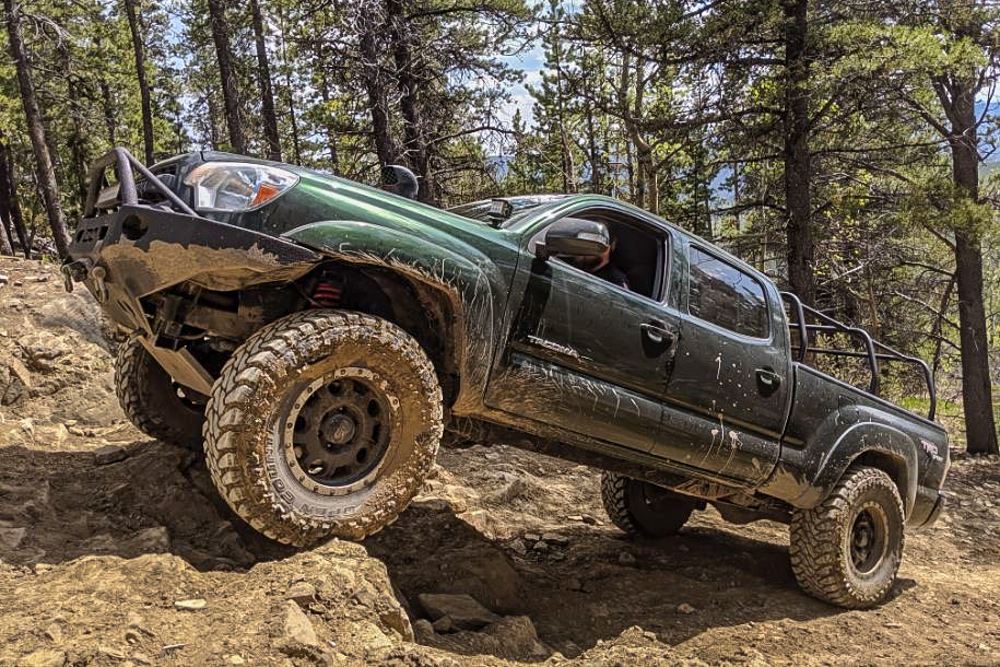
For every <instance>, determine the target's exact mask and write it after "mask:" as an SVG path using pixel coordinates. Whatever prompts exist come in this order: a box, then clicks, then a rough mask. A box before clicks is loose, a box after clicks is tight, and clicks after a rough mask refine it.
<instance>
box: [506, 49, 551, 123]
mask: <svg viewBox="0 0 1000 667" xmlns="http://www.w3.org/2000/svg"><path fill="white" fill-rule="evenodd" d="M500 60H501V61H503V62H505V63H507V64H508V65H510V66H511V67H514V68H516V69H519V70H522V71H523V72H524V82H523V83H519V84H516V85H514V86H512V87H511V89H510V94H511V103H510V104H509V105H508V108H507V113H506V115H507V118H508V119H510V118H513V117H514V111H515V109H520V110H521V117H522V118H523V119H524V120H525V122H526V123H528V125H529V126H530V125H531V123H532V120H533V119H534V115H533V114H532V111H531V106H532V104H533V101H532V99H531V94H530V93H528V89H527V88H526V87H525V86H526V85H533V84H537V83H538V81H539V80H540V79H541V75H542V69H543V68H544V66H545V53H544V52H543V51H542V47H541V45H538V44H535V45H534V46H532V47H531V48H530V49H528V50H526V51H525V52H524V53H520V54H518V55H515V56H504V57H501V58H500Z"/></svg>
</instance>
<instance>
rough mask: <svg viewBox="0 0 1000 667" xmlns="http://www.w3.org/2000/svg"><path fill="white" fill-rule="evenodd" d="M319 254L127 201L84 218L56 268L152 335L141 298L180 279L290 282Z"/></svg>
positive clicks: (241, 284) (208, 284)
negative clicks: (117, 207) (127, 202)
mask: <svg viewBox="0 0 1000 667" xmlns="http://www.w3.org/2000/svg"><path fill="white" fill-rule="evenodd" d="M320 259H321V257H320V255H318V254H317V253H315V252H313V251H312V250H310V249H308V248H304V247H303V246H300V245H297V244H295V243H292V242H289V241H286V240H284V239H281V238H277V237H274V236H269V235H267V234H262V233H260V232H254V231H251V230H248V229H243V228H241V227H236V226H233V225H229V224H225V223H222V222H216V221H214V220H210V219H208V218H203V217H200V216H192V215H187V214H183V213H175V212H173V211H170V210H164V209H161V208H156V207H152V206H143V205H125V206H122V207H121V208H119V209H118V210H117V211H116V212H114V213H110V214H107V215H102V216H99V217H94V218H84V219H83V220H82V221H81V222H80V225H79V227H78V229H77V231H76V234H75V235H74V236H73V239H72V242H71V244H70V247H69V257H68V259H67V260H66V261H65V262H64V264H63V267H62V270H63V276H64V278H65V281H66V286H67V289H69V290H72V287H73V283H74V282H82V283H83V284H84V285H86V287H87V289H89V290H90V292H91V293H92V294H93V295H94V297H95V298H96V299H97V301H98V302H99V303H100V304H101V306H102V308H103V309H104V311H105V312H106V313H107V315H108V316H109V317H110V318H111V319H112V320H114V321H115V322H116V323H118V324H119V325H121V326H122V327H124V328H125V329H127V330H129V331H133V332H136V333H142V334H145V336H146V337H148V338H149V339H151V340H155V338H156V335H157V333H158V332H155V331H153V328H152V322H151V319H150V317H149V316H148V314H147V313H146V312H145V310H144V309H143V306H142V302H141V300H142V298H143V297H146V296H148V295H150V294H154V293H156V292H160V291H162V290H165V289H168V288H170V287H172V286H174V285H177V284H179V283H182V282H192V283H194V284H196V285H199V286H201V287H203V288H206V289H210V290H219V291H231V290H239V289H244V288H246V287H249V286H252V285H258V284H262V283H267V282H283V281H290V280H295V279H296V278H298V277H300V276H302V275H304V274H305V273H306V272H308V271H309V270H310V269H311V268H313V267H314V266H315V265H316V264H317V263H318V262H319V261H320Z"/></svg>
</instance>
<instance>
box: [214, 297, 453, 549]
mask: <svg viewBox="0 0 1000 667" xmlns="http://www.w3.org/2000/svg"><path fill="white" fill-rule="evenodd" d="M207 414H208V419H207V422H206V426H205V457H206V460H207V462H208V468H209V471H210V473H211V475H212V480H213V481H214V483H215V485H216V487H217V488H218V490H219V492H220V493H221V494H222V497H223V498H224V499H225V500H226V502H227V503H228V504H229V506H230V507H232V509H233V510H234V511H235V512H236V513H237V514H239V515H240V517H242V518H243V519H244V520H245V521H246V522H247V523H249V524H250V525H251V526H253V527H254V528H255V529H256V530H258V531H259V532H261V533H263V534H264V535H266V536H267V537H270V538H271V539H274V540H277V541H279V542H282V543H284V544H289V545H293V546H308V545H310V544H313V543H315V542H317V541H318V540H320V539H323V538H328V537H339V538H345V539H355V540H356V539H361V538H363V537H366V536H368V535H371V534H372V533H375V532H378V531H379V530H381V529H382V528H383V527H385V526H386V525H388V524H390V523H392V522H393V521H395V520H396V518H397V517H398V516H399V514H400V512H402V511H403V510H404V509H405V508H406V506H407V505H408V504H409V502H410V500H411V499H412V498H413V496H414V495H415V494H416V492H417V490H418V489H419V488H420V486H421V484H423V482H424V480H425V479H426V477H427V474H428V472H429V471H430V468H431V464H432V463H433V461H434V456H435V454H436V453H437V448H438V444H439V442H440V440H441V436H442V433H443V406H442V397H441V388H440V386H439V385H438V379H437V375H436V374H435V371H434V366H433V365H432V364H431V362H430V360H429V359H428V358H427V355H426V354H425V353H424V351H423V349H422V348H421V347H420V345H419V344H418V343H417V342H416V341H415V340H414V339H413V338H412V337H411V336H410V335H409V334H407V333H406V332H405V331H403V330H402V329H400V328H399V327H397V326H396V325H394V324H392V323H390V322H387V321H385V320H383V319H380V318H378V317H373V316H371V315H365V314H362V313H355V312H347V311H337V310H310V311H305V312H301V313H296V314H293V315H289V316H287V317H284V318H282V319H280V320H277V321H276V322H273V323H272V324H270V325H268V326H266V327H264V328H263V329H261V330H260V331H259V332H257V333H256V334H254V335H253V336H251V337H250V338H249V339H248V340H247V341H246V342H245V343H244V344H243V345H241V346H240V347H239V348H238V349H237V350H236V351H235V352H234V353H233V355H232V357H230V359H229V360H228V361H227V362H226V365H225V367H224V368H223V369H222V374H221V375H220V377H219V379H218V380H217V381H216V383H215V386H214V387H213V390H212V397H211V400H210V401H209V404H208V411H207Z"/></svg>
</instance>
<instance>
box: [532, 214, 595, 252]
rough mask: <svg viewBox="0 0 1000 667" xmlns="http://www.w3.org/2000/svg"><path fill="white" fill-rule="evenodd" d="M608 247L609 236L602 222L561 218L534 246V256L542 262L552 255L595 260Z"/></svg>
mask: <svg viewBox="0 0 1000 667" xmlns="http://www.w3.org/2000/svg"><path fill="white" fill-rule="evenodd" d="M610 247H611V234H610V232H608V226H607V225H605V224H604V223H603V222H597V221H596V220H584V219H582V218H562V219H561V220H556V221H555V222H554V223H552V226H551V227H549V229H548V231H546V232H545V240H544V241H543V242H542V243H539V244H538V245H536V246H535V256H536V257H538V258H539V259H543V260H544V259H548V258H549V257H552V256H553V255H564V256H568V257H594V258H597V257H600V256H601V255H603V254H604V253H606V252H607V251H608V248H610Z"/></svg>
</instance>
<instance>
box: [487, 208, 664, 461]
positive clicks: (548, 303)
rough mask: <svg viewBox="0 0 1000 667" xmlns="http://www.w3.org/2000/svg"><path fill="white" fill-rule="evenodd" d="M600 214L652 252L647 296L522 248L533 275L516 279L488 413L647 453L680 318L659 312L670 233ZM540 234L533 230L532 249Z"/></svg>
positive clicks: (523, 273)
mask: <svg viewBox="0 0 1000 667" xmlns="http://www.w3.org/2000/svg"><path fill="white" fill-rule="evenodd" d="M605 208H607V207H605ZM582 213H586V212H576V213H572V215H581V214H582ZM605 213H607V214H608V215H614V216H615V219H616V220H620V221H621V223H620V224H629V225H637V226H641V227H642V231H643V232H646V233H648V235H649V237H650V243H652V244H655V245H654V246H653V247H652V248H651V249H650V255H651V256H655V257H656V258H657V264H656V266H655V267H652V269H651V270H654V271H656V277H655V279H654V280H653V281H652V283H653V285H654V286H655V287H653V288H652V293H650V294H646V295H644V294H639V293H636V292H633V291H630V290H627V289H624V288H622V287H619V286H617V285H614V284H612V283H610V282H607V281H605V280H603V279H602V278H599V277H597V276H594V275H591V274H589V273H587V272H584V271H581V270H579V269H577V268H574V267H573V266H570V265H569V264H567V263H565V262H563V261H561V260H559V259H556V258H550V259H547V260H540V259H538V258H536V257H535V255H534V251H533V247H532V245H533V244H532V243H531V242H528V243H525V246H524V247H523V248H522V249H521V253H522V256H521V258H520V260H519V266H522V267H524V266H527V267H530V268H528V269H527V270H520V271H518V275H517V276H516V278H515V280H514V284H513V288H512V292H511V301H510V308H509V311H508V312H509V313H511V318H510V320H509V322H510V324H509V332H508V338H507V341H506V345H505V347H504V349H503V351H502V353H501V354H500V355H499V357H498V359H497V361H496V363H495V366H494V368H493V372H492V374H491V377H490V382H489V385H488V387H487V393H486V405H487V406H488V407H490V408H494V409H498V410H503V411H505V412H509V413H512V414H515V415H519V416H521V417H526V418H528V419H531V420H533V421H536V422H539V423H542V424H548V425H552V426H557V427H559V428H562V429H566V430H569V431H572V432H575V433H579V434H581V435H586V436H590V437H594V438H597V439H599V440H603V441H606V442H609V443H614V444H616V445H619V446H623V447H627V448H630V449H635V450H639V451H642V452H649V451H650V450H651V449H653V447H654V445H655V444H656V437H657V433H658V431H659V427H660V420H661V412H662V396H663V395H664V392H665V389H666V384H667V380H668V378H669V375H670V369H671V366H672V364H673V357H674V352H675V349H676V345H677V342H678V336H679V330H678V327H679V315H678V313H677V312H676V311H675V310H674V309H671V308H669V307H667V306H666V305H665V292H666V290H665V288H664V285H665V284H666V283H667V282H668V281H667V280H666V278H667V276H668V271H669V268H670V263H669V257H670V253H669V247H670V233H669V232H668V231H667V230H666V229H665V228H661V227H658V226H656V225H654V224H652V223H651V222H650V221H647V220H644V219H640V218H637V217H636V216H634V215H633V214H632V213H631V212H630V211H626V210H624V209H619V210H616V211H605ZM542 232H543V230H535V231H534V232H533V233H532V235H530V238H531V240H532V241H537V240H540V236H541V235H542Z"/></svg>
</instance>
